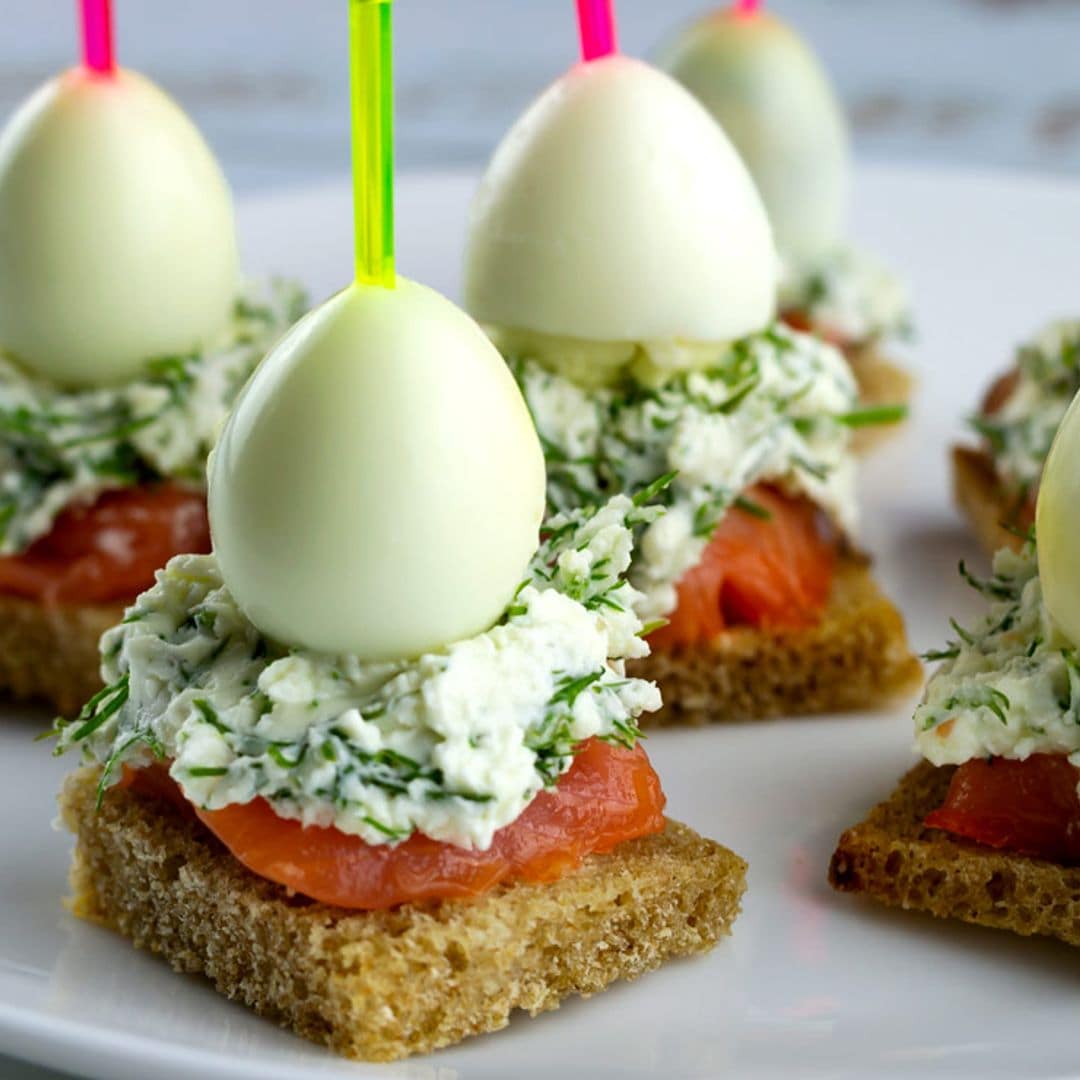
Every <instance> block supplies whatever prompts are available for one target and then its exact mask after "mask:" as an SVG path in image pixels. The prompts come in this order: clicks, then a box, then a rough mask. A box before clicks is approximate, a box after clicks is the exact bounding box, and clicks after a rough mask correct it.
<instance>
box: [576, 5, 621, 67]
mask: <svg viewBox="0 0 1080 1080" xmlns="http://www.w3.org/2000/svg"><path fill="white" fill-rule="evenodd" d="M611 4H612V0H577V16H578V30H579V32H580V35H581V59H582V60H585V61H586V62H587V61H589V60H599V59H600V58H601V57H604V56H610V55H611V54H612V53H616V52H618V51H619V43H618V39H617V37H616V33H615V14H614V12H613V11H612V10H611Z"/></svg>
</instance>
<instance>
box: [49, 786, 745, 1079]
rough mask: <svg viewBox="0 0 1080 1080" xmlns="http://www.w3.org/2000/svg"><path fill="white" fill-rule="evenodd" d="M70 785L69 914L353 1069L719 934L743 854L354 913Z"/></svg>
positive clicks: (657, 860) (186, 823) (617, 855)
mask: <svg viewBox="0 0 1080 1080" xmlns="http://www.w3.org/2000/svg"><path fill="white" fill-rule="evenodd" d="M98 775H99V773H98V772H97V770H96V769H94V768H84V769H81V770H79V771H77V772H75V773H73V774H72V775H71V776H70V777H69V778H68V779H67V781H66V783H65V785H64V789H63V792H62V794H61V797H60V807H61V813H62V816H63V820H64V822H65V824H66V825H67V826H68V828H69V829H71V830H72V832H74V833H75V834H76V837H77V843H76V847H75V856H74V861H73V864H72V869H71V886H72V891H73V895H72V898H71V900H70V901H69V905H70V908H71V910H72V911H73V912H74V913H75V914H76V915H78V916H80V917H82V918H85V919H90V920H93V921H94V922H98V923H100V924H102V925H104V926H107V927H110V928H112V929H114V930H117V931H119V932H120V933H121V934H123V935H124V936H126V937H128V938H130V939H131V940H132V941H133V942H134V943H135V944H136V945H137V946H138V947H139V948H143V949H148V950H150V951H152V952H156V953H159V954H160V955H162V956H163V957H164V958H165V959H167V960H168V961H169V963H170V964H171V965H172V966H173V967H174V968H175V969H176V970H177V971H182V972H190V973H198V974H203V975H206V976H207V977H208V978H209V979H210V980H211V981H212V982H213V983H214V985H215V986H216V987H217V989H218V990H219V991H221V992H222V993H223V994H225V995H226V996H228V997H230V998H234V999H236V1000H238V1001H242V1002H244V1003H245V1004H246V1005H249V1006H250V1007H252V1008H253V1009H255V1010H256V1011H257V1012H259V1013H261V1014H262V1015H264V1016H266V1017H268V1018H269V1019H271V1020H273V1021H275V1022H277V1023H279V1024H280V1025H282V1026H283V1027H288V1028H292V1029H293V1030H294V1031H295V1032H297V1033H298V1034H300V1035H303V1036H305V1037H306V1038H308V1039H311V1040H313V1041H315V1042H318V1043H324V1044H326V1045H327V1046H329V1047H331V1048H332V1049H334V1050H335V1051H337V1052H338V1053H340V1054H343V1055H345V1056H347V1057H352V1058H360V1059H364V1060H369V1061H392V1060H395V1059H398V1058H403V1057H406V1056H408V1055H410V1054H419V1053H426V1052H428V1051H431V1050H435V1049H437V1048H438V1047H442V1046H449V1045H450V1044H452V1043H456V1042H459V1041H460V1040H461V1039H464V1038H466V1037H467V1036H469V1035H477V1034H479V1033H481V1032H487V1031H495V1030H497V1029H498V1028H501V1027H504V1026H505V1025H506V1024H507V1022H508V1021H509V1018H510V1014H511V1012H512V1011H513V1010H514V1009H524V1010H526V1011H527V1012H529V1013H530V1014H533V1015H535V1014H536V1013H539V1012H542V1011H544V1010H545V1009H554V1008H556V1007H557V1006H558V1005H559V1003H560V1001H561V1000H562V999H563V998H565V997H567V996H568V995H571V994H581V995H583V996H588V995H590V994H594V993H596V992H597V991H599V990H603V989H604V988H605V987H606V986H608V985H609V984H610V983H612V982H614V981H615V980H616V979H633V978H636V977H637V976H638V975H641V974H642V973H644V972H646V971H649V970H651V969H652V968H655V967H657V966H659V965H660V964H661V963H662V962H663V961H664V960H666V959H668V958H669V957H675V956H686V955H690V954H694V953H702V952H705V951H707V950H708V949H710V948H712V947H713V945H715V944H716V942H717V940H718V939H719V938H720V937H721V936H723V935H726V934H728V933H730V930H731V925H732V923H733V922H734V920H735V917H736V916H737V914H738V912H739V904H740V900H741V897H742V893H743V890H744V888H745V877H746V864H745V863H744V862H743V860H742V859H740V858H739V857H738V856H737V855H735V854H733V853H732V852H730V851H728V850H727V849H726V848H723V847H721V846H720V845H719V844H716V843H713V842H712V841H711V840H706V839H704V838H702V837H700V836H698V835H697V834H696V833H695V832H693V830H691V829H689V828H687V827H686V826H685V825H680V824H679V823H677V822H674V821H671V822H668V825H667V828H666V829H665V831H664V832H663V833H661V834H659V835H657V836H651V837H646V838H643V839H640V840H634V841H630V842H628V843H625V844H622V845H620V846H619V847H618V848H617V849H616V850H615V851H613V852H611V853H610V854H607V855H594V856H592V857H590V858H589V859H588V860H586V862H585V863H584V865H583V866H582V867H581V868H580V869H579V870H578V871H576V872H575V873H573V874H570V875H568V876H567V877H565V878H563V879H562V880H560V881H557V882H554V883H551V884H527V883H518V884H512V885H507V886H502V887H499V888H497V889H496V890H494V891H493V892H491V893H489V894H487V895H486V896H483V897H481V898H479V899H478V900H474V901H469V902H447V903H442V904H424V905H403V906H402V907H399V908H396V909H394V910H391V911H378V912H352V911H346V910H343V909H341V908H334V907H328V906H326V905H323V904H318V903H315V902H313V901H309V900H306V899H304V898H302V897H298V896H290V895H288V894H287V892H286V891H285V890H284V889H282V888H281V887H279V886H276V885H274V884H272V883H271V882H268V881H265V880H263V879H262V878H259V877H257V876H256V875H254V874H252V873H250V872H249V871H248V870H246V869H245V868H244V867H243V866H241V865H240V863H238V862H237V861H236V860H235V859H234V858H233V857H232V856H231V855H230V854H229V853H228V852H227V851H226V850H225V849H224V848H223V847H222V846H221V845H220V844H219V843H218V842H217V841H216V840H215V839H214V838H213V837H212V836H211V835H210V834H209V833H208V832H207V831H206V830H205V829H204V828H203V826H202V825H201V824H199V822H198V821H197V820H194V819H189V818H188V817H187V816H186V815H183V814H182V813H180V812H178V811H177V810H176V809H175V808H173V807H171V806H169V805H166V804H163V803H161V802H158V801H155V800H152V799H147V798H145V797H141V796H137V795H134V794H133V793H131V792H130V791H119V790H116V789H113V790H111V791H110V792H109V793H108V794H107V796H106V798H105V800H104V803H103V804H102V807H101V809H100V811H98V812H96V813H95V810H94V800H95V786H96V784H97V778H98Z"/></svg>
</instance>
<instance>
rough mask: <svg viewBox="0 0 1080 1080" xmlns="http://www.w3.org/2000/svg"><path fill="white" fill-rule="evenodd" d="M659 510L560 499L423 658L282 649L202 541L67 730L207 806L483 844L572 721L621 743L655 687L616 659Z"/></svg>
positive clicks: (515, 806) (127, 632)
mask: <svg viewBox="0 0 1080 1080" xmlns="http://www.w3.org/2000/svg"><path fill="white" fill-rule="evenodd" d="M655 515H656V511H655V510H652V509H645V508H642V507H639V506H638V505H636V504H635V503H634V502H633V501H632V500H630V499H629V498H626V497H624V496H618V497H616V498H613V499H611V500H610V501H609V502H608V503H607V504H606V505H605V506H603V507H602V508H601V509H600V510H598V511H595V512H592V513H588V514H587V513H583V512H580V511H579V512H575V513H572V514H569V515H565V516H561V517H557V518H555V519H553V520H552V521H550V522H549V523H548V525H547V526H546V538H545V540H544V541H543V543H542V544H541V546H540V549H539V550H538V552H537V553H536V555H535V557H534V558H533V560H532V563H531V565H530V569H529V576H528V578H527V579H526V581H525V582H523V583H522V585H521V587H520V588H519V590H518V592H517V594H516V595H515V596H514V598H513V600H512V601H511V603H510V604H509V606H508V607H507V609H506V611H505V612H504V614H503V616H502V618H501V619H500V620H499V622H498V623H497V624H496V625H495V626H493V627H492V628H491V629H489V630H487V631H486V632H484V633H482V634H477V635H476V636H475V637H472V638H468V639H466V640H463V641H458V642H455V643H453V644H451V645H448V646H446V647H445V648H444V649H442V650H440V651H438V652H433V653H428V654H425V655H422V656H419V657H417V658H415V659H410V660H401V661H397V662H393V663H373V662H363V661H360V660H358V659H357V658H355V657H349V656H328V655H323V654H317V653H311V652H306V651H303V650H298V649H288V648H286V647H285V646H282V645H280V644H278V643H275V642H273V641H270V640H268V639H267V638H265V637H264V636H262V635H261V634H260V633H259V631H258V630H256V628H255V627H254V626H253V625H252V624H251V623H250V622H249V621H248V620H247V619H246V618H245V617H244V615H243V614H242V613H241V612H240V610H239V608H238V607H237V604H236V602H235V600H234V599H233V597H232V596H231V595H230V593H229V590H228V589H227V588H226V587H225V585H224V584H223V583H222V580H221V575H220V572H219V570H218V566H217V563H216V560H215V559H214V557H213V556H212V555H203V556H194V555H181V556H177V557H176V558H174V559H172V560H171V561H170V562H169V564H168V566H167V567H166V568H165V569H164V570H162V571H159V572H158V577H157V583H156V584H155V585H154V586H153V588H151V589H150V590H148V591H147V592H145V593H144V594H143V595H142V596H140V597H139V599H138V600H137V601H136V602H135V604H134V605H133V606H132V607H131V608H130V609H129V610H128V612H127V614H126V616H125V618H124V621H123V623H122V624H121V625H119V626H117V627H115V628H113V629H112V630H109V631H108V632H107V633H106V634H105V635H104V636H103V638H102V642H101V649H102V675H103V678H104V681H105V682H106V684H107V686H106V689H105V690H103V691H102V692H101V693H100V694H99V695H98V696H97V697H96V698H95V699H94V700H93V701H91V702H90V703H89V704H88V705H87V707H86V708H85V709H84V710H83V712H82V714H81V715H80V716H79V717H78V718H76V719H75V720H73V721H70V722H61V724H60V730H61V741H60V744H59V749H60V750H64V749H67V748H69V747H71V746H74V745H81V746H82V748H83V752H84V755H85V756H86V757H87V758H88V759H90V760H95V761H98V762H102V763H104V766H105V769H104V776H103V780H102V784H103V787H104V785H107V784H108V783H109V782H111V781H113V780H115V779H116V778H117V777H118V775H119V769H120V767H121V766H122V765H123V764H125V763H132V764H146V763H147V762H148V761H150V760H151V759H152V758H153V757H155V756H156V757H158V758H161V759H168V760H171V762H172V764H171V766H170V774H171V776H172V777H173V779H174V780H175V781H176V782H177V783H178V784H179V785H180V787H181V789H182V790H183V792H184V794H185V796H186V797H187V798H188V799H189V800H190V801H191V802H193V803H195V804H196V805H198V806H200V807H205V808H208V809H220V808H221V807H224V806H228V805H230V804H234V803H246V802H248V801H250V800H251V799H253V798H255V797H256V796H262V797H264V798H266V799H268V800H269V801H270V802H271V803H272V805H273V807H274V810H275V811H276V812H277V813H278V814H279V815H281V816H282V817H286V818H294V819H297V820H299V821H301V822H303V823H304V824H305V825H320V826H334V827H336V828H338V829H340V830H341V831H342V832H346V833H352V834H355V835H358V836H360V837H362V838H363V839H364V840H366V841H367V842H368V843H372V844H379V843H395V842H397V841H400V840H403V839H405V838H407V837H408V836H409V835H411V834H412V833H413V832H414V831H419V832H421V833H423V834H425V835H427V836H429V837H431V838H433V839H435V840H441V841H445V842H447V843H451V844H455V845H458V846H461V847H469V848H481V849H483V848H486V847H488V846H489V845H490V844H491V840H492V836H493V834H494V833H495V831H496V830H497V829H500V828H502V827H503V826H505V825H507V824H509V823H510V822H512V821H514V820H515V819H516V818H517V817H518V816H519V815H520V814H521V813H522V811H524V810H525V808H526V807H527V806H528V805H529V803H530V802H531V801H532V799H533V798H534V797H535V796H536V794H537V793H538V792H539V791H541V790H542V789H543V788H544V787H550V786H552V785H554V784H555V783H556V782H557V780H558V778H559V776H560V775H562V774H563V773H564V772H566V771H567V769H569V768H570V765H571V763H572V761H573V755H574V748H575V746H576V745H577V744H579V743H580V742H581V741H582V740H585V739H588V738H591V737H594V736H596V737H599V738H602V739H606V740H608V741H611V742H616V743H621V744H623V745H627V746H629V745H632V744H633V743H634V741H635V739H636V737H637V734H638V731H637V724H636V721H637V718H638V717H639V716H640V715H641V714H642V713H643V712H646V711H650V710H654V709H657V708H659V706H660V695H659V691H658V690H657V689H656V687H655V685H654V684H653V683H650V682H647V681H644V680H642V679H632V678H627V677H626V675H625V672H624V661H625V660H626V659H630V658H635V657H640V656H644V655H647V654H648V651H649V650H648V646H647V645H646V644H645V642H644V641H643V640H642V638H641V636H640V634H641V630H642V624H641V621H640V619H639V618H638V617H637V615H635V614H634V606H635V601H636V595H635V592H634V590H633V588H632V587H631V586H630V585H629V584H628V583H627V582H626V581H625V579H624V577H623V575H624V573H625V571H626V568H627V566H628V565H629V563H630V556H631V550H632V542H633V538H632V532H633V529H634V528H635V527H636V526H637V525H638V524H639V523H640V522H643V521H648V520H651V519H652V518H654V517H655Z"/></svg>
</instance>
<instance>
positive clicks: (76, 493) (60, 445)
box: [0, 284, 305, 555]
mask: <svg viewBox="0 0 1080 1080" xmlns="http://www.w3.org/2000/svg"><path fill="white" fill-rule="evenodd" d="M304 307H305V297H304V294H303V292H302V291H301V290H300V289H299V288H297V287H296V286H293V285H285V284H278V285H275V286H274V287H272V288H271V289H270V290H269V291H267V290H261V289H256V288H254V287H252V288H249V289H248V290H247V291H245V293H244V294H243V295H242V296H241V297H240V299H239V300H238V301H237V304H236V312H235V316H234V318H233V322H232V325H231V327H230V329H229V331H228V332H227V334H226V335H225V337H224V339H223V340H222V341H221V342H219V343H218V345H217V346H215V347H214V348H212V349H208V350H207V351H206V352H204V353H200V354H194V355H190V356H170V357H160V358H156V359H151V360H148V361H147V364H146V371H145V374H144V375H143V376H142V377H141V378H139V379H136V380H134V381H132V382H129V383H125V384H123V385H121V386H114V387H108V388H102V389H92V390H81V391H66V390H61V389H59V388H57V387H55V386H53V385H52V384H51V383H48V382H46V381H44V380H41V379H37V378H33V377H31V376H30V375H28V374H26V373H25V372H24V371H22V370H21V369H20V368H18V367H17V366H16V365H15V363H14V362H13V361H12V360H11V359H10V358H9V357H6V356H5V355H4V354H3V353H2V352H0V554H2V555H9V554H13V553H17V552H20V551H25V550H26V548H28V547H29V546H30V544H31V543H33V541H34V540H36V539H37V538H38V537H40V536H43V535H45V534H46V533H47V532H48V531H49V529H50V528H51V527H52V524H53V522H54V521H55V519H56V517H57V516H58V515H59V514H60V513H61V511H63V510H64V509H65V508H66V507H68V506H71V505H74V504H83V505H86V504H89V503H92V502H93V501H94V500H95V499H96V498H97V497H98V496H99V495H100V494H101V493H102V492H104V491H107V490H109V489H112V488H120V487H130V486H134V485H136V484H139V483H143V482H145V481H147V480H154V479H161V478H170V479H175V480H180V481H183V482H185V483H189V484H192V485H193V486H195V487H200V488H201V487H203V486H205V483H206V478H205V473H206V457H207V454H208V453H209V452H210V449H211V447H212V446H213V444H214V442H215V441H216V439H217V436H218V433H219V431H220V428H221V426H222V424H223V423H224V422H225V417H226V416H227V415H228V412H229V409H230V407H231V406H232V403H233V400H234V399H235V397H236V395H237V393H238V392H239V390H240V388H241V387H242V386H243V385H244V383H245V382H246V381H247V379H248V376H249V375H250V374H251V372H252V371H254V370H255V366H256V365H257V364H258V362H259V361H260V360H261V359H262V357H263V356H264V355H265V354H266V352H267V351H268V349H269V348H270V347H271V345H273V343H274V342H275V341H276V340H277V339H278V338H279V337H280V336H281V334H282V333H283V332H284V331H285V330H286V329H287V328H288V327H289V326H290V325H291V324H292V323H293V322H294V321H295V320H296V319H297V318H299V316H300V315H301V314H302V312H303V309H304Z"/></svg>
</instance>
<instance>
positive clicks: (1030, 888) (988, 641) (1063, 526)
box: [829, 402, 1080, 945]
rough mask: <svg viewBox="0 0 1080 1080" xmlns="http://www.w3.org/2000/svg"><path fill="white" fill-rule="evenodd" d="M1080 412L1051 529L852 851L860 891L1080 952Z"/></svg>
mask: <svg viewBox="0 0 1080 1080" xmlns="http://www.w3.org/2000/svg"><path fill="white" fill-rule="evenodd" d="M1078 460H1080V411H1078V408H1077V404H1076V403H1075V402H1074V403H1073V405H1072V406H1071V408H1070V410H1069V412H1068V413H1067V415H1066V417H1065V419H1064V421H1063V422H1062V424H1061V427H1060V430H1059V431H1058V434H1057V437H1056V439H1055V441H1054V444H1053V449H1052V450H1051V452H1050V454H1049V457H1048V458H1047V461H1046V466H1045V471H1044V473H1043V477H1042V485H1041V488H1040V492H1039V495H1038V503H1037V513H1036V519H1037V520H1036V529H1037V532H1036V534H1035V535H1034V536H1029V538H1028V539H1027V541H1025V542H1024V544H1023V545H1022V546H1021V548H1020V549H1019V550H1015V549H1014V548H1013V547H1011V546H1009V547H1003V548H1001V549H1000V550H999V551H998V553H997V554H996V556H995V557H994V566H993V573H992V575H991V576H990V577H989V578H987V579H979V578H976V577H974V576H973V575H972V574H971V573H970V572H968V571H967V570H966V569H965V568H964V567H963V566H962V567H961V570H962V571H963V572H964V573H965V576H966V577H967V578H968V580H969V582H970V583H971V585H972V586H974V587H975V588H977V589H978V590H979V591H980V592H981V593H982V594H983V595H984V596H985V597H986V601H987V609H988V610H987V611H986V614H985V615H983V616H982V617H981V618H980V619H978V620H977V622H976V623H975V624H974V625H972V626H969V627H963V626H960V625H959V624H958V623H956V622H955V621H954V623H953V628H954V631H955V634H956V639H955V640H954V641H952V642H950V643H949V644H948V645H947V647H946V648H945V649H943V650H941V652H940V653H938V654H937V655H938V656H939V657H940V658H943V659H944V662H943V663H942V665H941V667H939V668H938V670H937V671H936V672H935V674H934V675H933V676H932V677H931V679H930V682H929V684H928V686H927V689H926V695H925V697H924V699H923V701H922V703H921V704H920V705H919V707H918V708H917V709H916V710H915V740H916V745H917V749H918V751H919V752H920V754H921V755H922V756H923V758H924V760H923V761H922V762H921V763H920V764H919V765H917V766H916V767H915V768H914V769H912V770H911V772H909V773H908V774H907V776H906V777H904V779H903V780H902V781H901V782H900V785H899V787H898V788H897V789H896V790H895V791H894V792H893V794H892V795H891V796H890V798H889V799H888V800H887V801H886V802H884V803H882V804H881V805H880V806H878V807H877V808H876V809H875V810H873V811H872V812H871V813H870V815H869V817H868V818H867V819H866V820H865V821H864V822H863V823H862V824H860V825H856V826H855V827H854V828H852V829H849V830H848V831H847V832H845V833H844V835H843V836H842V837H841V838H840V841H839V844H838V846H837V849H836V852H835V854H834V855H833V857H832V864H831V866H830V870H829V877H830V880H831V881H832V883H833V885H834V886H835V887H836V888H838V889H840V890H842V891H845V892H856V893H864V894H866V895H868V896H870V897H872V898H874V899H876V900H880V901H882V902H884V903H886V904H892V905H896V906H900V907H904V908H908V909H913V910H919V911H927V912H929V913H931V914H933V915H937V916H940V917H944V918H956V919H962V920H964V921H966V922H973V923H978V924H981V925H984V926H992V927H999V928H1002V929H1008V930H1012V931H1014V932H1016V933H1018V934H1025V935H1026V934H1045V935H1049V936H1052V937H1056V938H1059V939H1061V940H1062V941H1065V942H1068V943H1069V944H1072V945H1080V905H1078V902H1077V889H1078V888H1080V843H1078V837H1080V797H1078V794H1077V791H1078V784H1080V769H1078V767H1077V766H1078V764H1080V724H1078V723H1077V717H1078V715H1080V656H1078V653H1077V642H1078V641H1080V558H1078V557H1077V548H1076V535H1077V532H1076V530H1077V527H1078V526H1080V509H1078V508H1080V498H1078V496H1080V489H1078V487H1080V485H1078V479H1077V478H1078V476H1080V473H1078V471H1077V468H1076V463H1077V461H1078Z"/></svg>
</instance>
